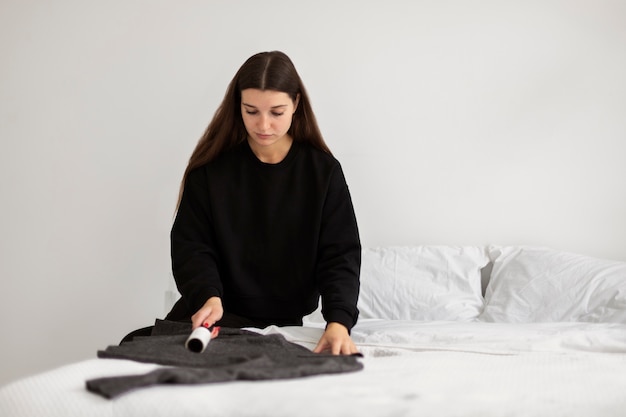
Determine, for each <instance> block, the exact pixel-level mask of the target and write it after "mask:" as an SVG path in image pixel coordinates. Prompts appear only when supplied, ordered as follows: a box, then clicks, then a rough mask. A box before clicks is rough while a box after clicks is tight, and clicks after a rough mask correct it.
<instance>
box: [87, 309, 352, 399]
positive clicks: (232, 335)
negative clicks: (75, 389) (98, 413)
mask: <svg viewBox="0 0 626 417" xmlns="http://www.w3.org/2000/svg"><path fill="white" fill-rule="evenodd" d="M190 331H191V326H190V325H189V324H185V323H177V322H169V321H163V320H157V321H156V324H155V327H154V330H153V332H152V336H147V337H137V338H135V339H133V340H132V341H130V342H125V343H122V344H121V345H119V346H109V347H107V348H106V349H105V350H101V351H98V357H99V358H113V359H129V360H133V361H138V362H147V363H157V364H160V365H166V366H167V367H163V368H159V369H156V370H153V371H150V372H148V373H146V374H141V375H121V376H113V377H104V378H95V379H90V380H87V382H86V387H87V390H88V391H90V392H92V393H95V394H98V395H101V396H103V397H105V398H109V399H111V398H115V397H117V396H119V395H122V394H124V393H127V392H129V391H131V390H134V389H137V388H141V387H148V386H152V385H157V384H205V383H215V382H226V381H236V380H246V381H254V380H269V379H289V378H300V377H306V376H312V375H319V374H336V373H344V372H354V371H358V370H360V369H362V368H363V365H362V363H361V362H359V361H358V359H357V357H356V356H335V355H327V354H316V353H313V352H311V351H310V350H308V349H306V348H305V347H302V346H299V345H297V344H294V343H291V342H288V341H287V340H286V339H285V338H284V336H282V335H280V334H272V335H260V334H257V333H253V332H249V331H246V330H241V329H229V328H222V329H221V330H220V336H219V337H218V338H216V339H214V340H212V341H211V343H209V345H208V346H207V348H206V350H205V351H204V352H203V353H194V352H190V351H189V350H187V349H185V346H184V345H185V340H186V338H187V336H188V334H189V332H190Z"/></svg>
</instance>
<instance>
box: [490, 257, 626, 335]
mask: <svg viewBox="0 0 626 417" xmlns="http://www.w3.org/2000/svg"><path fill="white" fill-rule="evenodd" d="M489 256H490V258H491V259H492V260H493V270H492V271H491V279H490V281H489V285H488V286H487V290H486V292H485V309H484V311H483V313H482V314H481V316H480V320H484V321H491V322H555V321H578V322H619V323H626V263H625V262H618V261H610V260H604V259H597V258H592V257H588V256H582V255H577V254H573V253H568V252H562V251H557V250H553V249H548V248H539V247H527V246H519V247H491V248H490V249H489Z"/></svg>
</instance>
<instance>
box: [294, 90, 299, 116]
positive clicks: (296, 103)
mask: <svg viewBox="0 0 626 417" xmlns="http://www.w3.org/2000/svg"><path fill="white" fill-rule="evenodd" d="M298 104H300V93H298V94H296V99H295V100H294V101H293V112H294V114H295V112H296V110H298Z"/></svg>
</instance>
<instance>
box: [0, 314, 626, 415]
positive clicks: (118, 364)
mask: <svg viewBox="0 0 626 417" xmlns="http://www.w3.org/2000/svg"><path fill="white" fill-rule="evenodd" d="M257 331H259V332H261V333H276V332H279V333H282V334H284V335H285V336H286V337H287V338H288V339H289V340H292V341H294V342H296V343H299V344H302V345H304V346H307V347H311V348H312V347H313V346H314V345H315V343H316V342H317V339H318V338H319V336H320V334H321V329H320V328H315V327H302V328H298V327H288V328H276V327H270V328H267V329H263V330H257ZM353 339H354V341H355V342H356V343H357V345H358V346H359V348H360V350H361V351H362V352H363V353H364V355H365V356H364V358H363V359H362V361H363V364H364V370H363V371H360V372H356V373H349V374H341V375H328V376H315V377H309V378H302V379H294V380H282V381H263V382H259V381H257V382H229V383H221V384H206V385H197V386H158V387H153V388H145V389H140V390H136V391H133V392H130V393H128V394H125V395H123V396H121V397H119V398H117V399H114V400H106V399H104V398H102V397H100V396H97V395H95V394H92V393H89V392H87V391H86V389H85V381H86V380H87V379H90V378H96V377H101V376H109V375H122V374H137V373H144V372H147V371H149V370H151V369H153V368H155V367H157V365H151V364H142V363H136V362H132V361H125V360H113V359H92V360H87V361H83V362H79V363H75V364H71V365H67V366H64V367H61V368H58V369H56V370H53V371H50V372H46V373H42V374H40V375H36V376H33V377H29V378H25V379H22V380H19V381H16V382H13V383H11V384H9V385H6V386H4V387H3V388H2V389H0V416H13V417H21V416H35V415H45V416H50V417H53V416H59V417H72V416H86V415H89V416H94V417H95V416H107V417H109V416H154V417H158V416H168V417H170V416H174V415H181V416H208V415H211V416H256V417H258V416H271V417H280V416H288V417H294V416H316V417H318V416H322V415H331V416H405V415H426V416H481V417H485V416H498V417H500V416H505V415H506V416H568V417H570V416H590V415H594V416H603V417H611V416H616V417H617V416H624V415H626V395H625V394H624V393H625V392H626V325H623V324H591V323H541V324H539V323H537V324H495V323H479V322H469V323H467V322H466V323H458V322H427V323H422V322H413V321H382V320H370V321H367V320H364V321H361V322H360V323H359V324H358V325H357V327H355V329H354V331H353Z"/></svg>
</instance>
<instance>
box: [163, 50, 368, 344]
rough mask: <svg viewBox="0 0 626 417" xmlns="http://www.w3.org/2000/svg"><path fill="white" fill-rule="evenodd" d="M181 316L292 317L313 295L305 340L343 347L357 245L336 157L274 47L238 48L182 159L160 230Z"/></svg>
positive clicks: (229, 322)
mask: <svg viewBox="0 0 626 417" xmlns="http://www.w3.org/2000/svg"><path fill="white" fill-rule="evenodd" d="M171 249H172V269H173V273H174V279H175V280H176V284H177V287H178V289H179V291H180V293H181V295H182V297H181V299H180V300H178V302H177V303H176V305H175V306H174V307H173V308H172V311H171V312H170V313H169V314H168V316H167V319H168V320H191V322H192V327H193V328H196V327H198V326H200V325H209V326H210V325H213V324H217V325H220V326H226V327H248V326H254V327H266V326H268V325H272V324H274V325H279V326H281V325H302V317H303V316H305V315H307V314H309V313H311V312H312V311H314V310H315V308H316V307H317V303H318V299H319V296H320V294H321V297H322V314H323V316H324V318H325V320H326V322H327V326H326V329H325V331H324V333H323V335H322V337H321V339H320V341H319V343H318V345H317V346H316V348H315V349H314V351H315V352H323V351H330V352H331V353H333V354H353V353H356V352H357V350H356V347H355V345H354V343H353V342H352V340H351V338H350V329H351V328H352V326H354V324H355V323H356V321H357V317H358V310H357V307H356V304H357V298H358V292H359V270H360V263H361V246H360V241H359V234H358V229H357V223H356V218H355V215H354V209H353V206H352V201H351V198H350V194H349V191H348V187H347V185H346V182H345V178H344V175H343V172H342V170H341V166H340V164H339V162H338V161H337V160H336V159H335V158H334V157H333V156H332V154H331V152H330V150H329V149H328V147H327V146H326V144H325V142H324V140H323V138H322V135H321V133H320V130H319V127H318V125H317V122H316V119H315V115H314V114H313V111H312V108H311V104H310V102H309V97H308V95H307V93H306V90H305V88H304V86H303V84H302V80H301V79H300V77H299V75H298V73H297V71H296V69H295V67H294V65H293V63H292V62H291V60H290V59H289V58H288V57H287V56H286V55H285V54H283V53H282V52H264V53H259V54H256V55H254V56H252V57H251V58H249V59H248V60H247V61H246V62H245V63H244V64H243V66H242V67H241V68H240V69H239V71H238V72H237V73H236V74H235V77H234V78H233V80H232V81H231V83H230V85H229V87H228V90H227V92H226V95H225V97H224V100H223V102H222V104H221V105H220V107H219V108H218V109H217V111H216V113H215V116H214V117H213V120H212V121H211V122H210V124H209V126H208V127H207V129H206V131H205V133H204V135H203V136H202V138H201V139H200V141H199V142H198V145H197V146H196V149H195V150H194V152H193V154H192V155H191V158H190V160H189V165H188V166H187V169H186V170H185V173H184V176H183V180H182V184H181V192H180V197H179V201H178V211H177V214H176V219H175V221H174V225H173V227H172V232H171Z"/></svg>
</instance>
